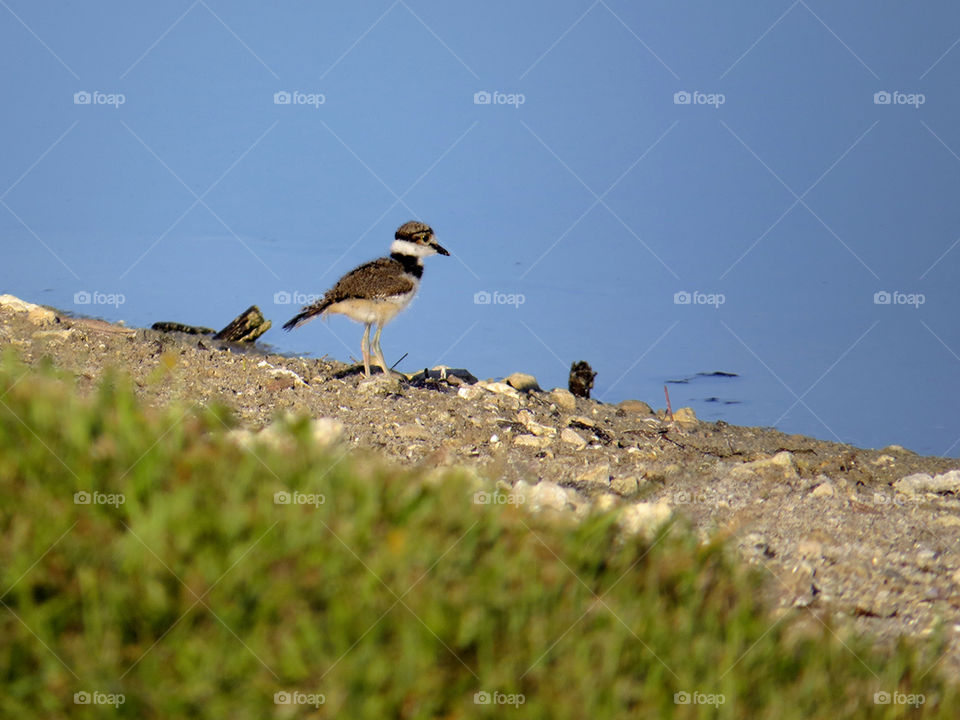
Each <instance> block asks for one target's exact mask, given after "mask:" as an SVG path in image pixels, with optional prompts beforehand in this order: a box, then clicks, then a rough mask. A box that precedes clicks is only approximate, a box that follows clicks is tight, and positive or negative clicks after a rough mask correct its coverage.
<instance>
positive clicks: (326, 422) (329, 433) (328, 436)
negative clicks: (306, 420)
mask: <svg viewBox="0 0 960 720" xmlns="http://www.w3.org/2000/svg"><path fill="white" fill-rule="evenodd" d="M310 437H311V438H313V441H314V442H315V443H317V444H318V445H332V444H333V443H336V442H339V441H340V440H341V439H342V438H343V423H342V422H340V421H339V420H337V419H336V418H330V417H318V418H313V420H311V421H310Z"/></svg>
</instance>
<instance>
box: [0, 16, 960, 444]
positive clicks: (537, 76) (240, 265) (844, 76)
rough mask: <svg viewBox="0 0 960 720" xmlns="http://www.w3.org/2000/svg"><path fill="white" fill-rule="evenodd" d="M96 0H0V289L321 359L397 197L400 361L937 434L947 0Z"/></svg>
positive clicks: (948, 307) (951, 37)
mask: <svg viewBox="0 0 960 720" xmlns="http://www.w3.org/2000/svg"><path fill="white" fill-rule="evenodd" d="M107 5H108V6H109V7H108V8H107V9H106V10H104V9H103V8H100V9H99V10H98V11H97V12H93V11H92V10H89V9H87V8H85V7H83V6H67V7H58V8H57V9H56V10H53V9H51V8H44V7H38V6H36V5H35V4H31V3H27V2H9V8H8V9H7V10H5V11H0V12H6V15H5V16H4V18H5V19H4V21H3V22H2V23H0V56H2V57H3V60H4V62H5V66H6V67H9V68H13V69H14V71H11V72H10V73H7V76H6V77H4V78H3V79H2V80H0V83H2V86H3V92H4V96H5V98H7V102H6V107H5V110H4V113H3V115H2V117H0V243H2V247H3V257H4V262H3V265H2V266H0V283H2V287H0V291H2V292H10V293H13V294H15V295H17V296H19V297H22V298H24V299H27V300H30V301H33V302H40V303H44V304H49V305H53V306H56V307H59V308H62V309H65V310H69V311H73V312H77V313H83V314H90V315H95V316H100V317H104V318H107V319H110V320H123V321H125V322H127V323H128V324H130V325H135V326H149V325H150V324H152V323H153V322H156V321H158V320H172V321H178V322H183V323H188V324H197V325H207V326H211V327H217V328H219V327H222V326H223V325H225V324H226V323H227V322H228V321H229V320H230V319H232V318H233V317H234V316H235V315H237V314H238V313H240V312H241V311H242V310H244V309H245V308H246V307H247V306H249V305H251V304H257V305H259V306H260V308H261V309H262V310H263V312H264V314H265V315H266V316H267V317H268V318H270V319H271V320H272V321H273V323H274V328H273V329H272V330H270V331H269V332H268V333H267V334H266V335H265V336H264V338H263V341H264V342H265V343H268V344H270V345H271V346H272V347H273V348H275V349H276V350H278V351H280V352H286V353H302V354H312V355H315V356H320V355H323V354H329V355H331V356H333V357H335V358H337V359H340V360H347V359H349V357H350V356H353V357H359V354H360V335H361V333H362V327H361V326H359V325H356V324H353V323H351V322H350V321H349V320H346V319H345V318H342V317H334V318H331V319H330V320H329V321H318V320H316V321H314V322H312V323H310V324H308V325H307V326H305V327H303V328H300V329H298V330H296V331H294V332H293V333H284V332H282V331H281V330H280V329H279V327H280V325H282V323H283V322H285V321H286V320H287V319H289V318H290V317H292V316H293V315H294V314H295V313H296V310H297V308H298V306H299V303H300V301H305V300H307V299H309V296H311V295H316V294H318V293H321V292H323V291H324V290H325V289H326V288H328V287H329V286H330V285H332V284H333V282H335V280H336V279H337V277H339V276H340V275H341V274H342V273H344V272H346V271H347V270H349V269H350V268H352V267H354V266H355V265H357V264H359V263H361V262H363V261H366V260H369V259H372V258H374V257H377V256H380V255H382V254H384V253H385V252H386V250H387V248H388V246H389V243H390V241H391V239H392V236H393V231H394V229H395V228H396V227H397V226H398V225H400V224H401V223H403V222H404V221H406V220H409V219H411V218H418V219H422V220H424V221H426V222H428V223H430V224H431V225H432V226H433V227H434V228H435V230H436V232H437V236H438V239H439V240H440V242H441V243H442V244H443V245H444V246H445V247H446V248H447V249H448V250H450V252H451V253H452V257H449V258H447V257H432V258H428V259H427V261H426V271H425V274H424V281H423V285H422V288H421V293H420V295H419V297H418V298H417V300H415V302H414V304H413V305H412V306H411V307H410V308H409V309H408V310H407V311H406V312H405V313H403V314H402V315H401V316H399V317H398V318H397V319H396V320H395V321H394V322H393V323H391V324H390V325H389V326H388V328H387V329H386V330H385V331H384V334H383V341H382V345H383V349H384V352H385V354H386V357H387V359H388V361H389V362H395V361H397V360H399V359H400V357H401V356H402V355H404V353H407V355H406V358H405V359H404V360H403V361H402V362H401V364H400V365H399V366H398V367H399V368H400V369H403V370H407V371H410V370H415V369H418V368H422V367H425V366H433V365H435V364H438V363H443V364H446V365H451V366H455V367H466V368H468V369H469V370H471V371H472V372H473V373H474V374H476V375H478V376H479V377H500V376H503V375H506V374H509V373H511V372H514V371H517V370H521V371H525V372H530V373H533V374H534V375H536V376H537V378H538V379H539V381H540V383H541V385H542V386H544V387H554V386H566V381H567V374H568V372H569V368H570V364H571V362H573V361H576V360H587V361H588V362H590V363H591V365H592V366H593V368H594V369H595V370H596V371H597V372H598V376H597V379H596V387H595V389H594V397H597V398H599V399H601V400H603V401H605V402H618V401H620V400H623V399H626V398H639V399H643V400H646V401H647V402H649V403H650V404H651V405H653V406H655V407H662V406H663V405H664V400H663V387H664V385H665V384H668V387H669V389H670V396H671V400H672V404H673V407H674V408H678V407H681V406H684V405H690V406H692V407H693V408H694V409H695V410H696V412H697V415H698V416H699V417H701V418H702V419H706V420H717V419H723V420H726V421H728V422H731V423H737V424H746V425H764V426H776V427H778V428H780V429H782V430H784V431H786V432H798V433H804V434H810V435H814V436H817V437H821V438H825V439H833V440H842V441H844V442H851V443H854V444H857V445H862V446H868V447H882V446H885V445H888V444H892V443H896V444H900V445H903V446H905V447H907V448H910V449H912V450H915V451H917V452H921V453H924V454H934V455H947V456H951V457H960V422H958V413H957V409H956V408H957V398H958V391H960V323H957V320H956V318H957V311H958V309H960V284H958V283H957V277H958V275H960V247H958V244H960V204H958V203H957V202H956V198H957V195H958V190H960V122H958V119H960V92H958V91H957V89H956V88H957V83H956V79H957V77H958V76H960V49H955V48H953V45H952V43H954V41H955V40H956V34H957V33H960V9H958V8H955V7H952V6H948V5H946V4H943V5H940V6H937V7H936V8H934V9H931V10H930V12H928V13H926V14H925V16H924V17H916V16H915V15H916V13H911V12H910V9H909V8H902V9H890V8H887V9H877V8H875V7H873V5H868V4H866V3H861V4H860V5H857V4H852V5H850V6H849V7H844V8H842V9H841V8H834V7H832V6H831V5H830V4H828V3H819V4H818V3H807V4H806V5H794V6H789V5H785V6H784V7H782V8H779V9H776V8H751V9H747V8H737V9H722V8H717V7H715V6H714V4H710V3H691V4H684V5H683V6H682V7H680V6H673V4H671V5H672V6H671V7H659V8H649V7H635V6H634V4H632V3H614V2H610V3H606V4H594V5H593V6H590V5H589V4H583V3H573V2H560V3H549V4H547V3H528V4H524V6H523V7H522V8H516V7H513V6H512V5H510V4H506V3H503V4H497V3H493V4H489V5H485V6H484V7H482V8H481V7H460V6H457V7H456V8H453V7H452V6H450V5H449V4H447V3H406V4H404V3H394V4H392V5H391V4H389V3H383V4H382V5H378V6H376V7H373V6H368V5H366V4H364V6H363V7H344V8H338V9H333V10H331V9H329V8H320V7H315V6H313V5H311V4H306V3H304V4H301V5H297V4H291V5H289V6H286V5H285V6H284V7H283V8H269V7H262V6H261V5H260V4H255V3H245V2H240V3H226V2H222V3H217V2H208V3H205V4H195V5H192V6H191V5H189V4H184V6H183V7H182V8H178V9H177V8H174V9H171V8H167V7H153V8H137V9H132V8H128V7H127V6H126V5H125V4H123V3H115V4H112V5H111V4H110V3H107ZM861 5H862V7H861ZM868 11H869V12H870V13H871V17H872V18H873V21H872V23H871V25H870V27H869V28H866V27H865V26H864V24H863V22H862V15H863V13H865V12H868ZM718 372H720V373H725V374H728V375H716V374H714V373H718Z"/></svg>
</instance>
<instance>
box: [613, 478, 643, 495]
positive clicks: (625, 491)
mask: <svg viewBox="0 0 960 720" xmlns="http://www.w3.org/2000/svg"><path fill="white" fill-rule="evenodd" d="M610 487H611V489H613V490H616V491H617V492H618V493H620V494H621V495H633V494H634V493H635V492H638V491H639V490H640V481H639V480H638V479H637V478H636V476H634V475H618V476H616V477H614V478H613V480H611V481H610Z"/></svg>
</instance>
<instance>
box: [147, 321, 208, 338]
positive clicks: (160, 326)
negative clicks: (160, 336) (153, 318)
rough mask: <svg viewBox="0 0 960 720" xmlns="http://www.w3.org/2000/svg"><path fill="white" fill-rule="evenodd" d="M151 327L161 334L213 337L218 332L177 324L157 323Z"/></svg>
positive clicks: (196, 326) (206, 328)
mask: <svg viewBox="0 0 960 720" xmlns="http://www.w3.org/2000/svg"><path fill="white" fill-rule="evenodd" d="M151 327H152V328H153V329H154V330H159V331H160V332H182V333H187V334H188V335H213V334H214V333H215V332H216V330H214V329H213V328H208V327H200V326H198V325H183V324H182V323H175V322H155V323H154V324H153V325H151Z"/></svg>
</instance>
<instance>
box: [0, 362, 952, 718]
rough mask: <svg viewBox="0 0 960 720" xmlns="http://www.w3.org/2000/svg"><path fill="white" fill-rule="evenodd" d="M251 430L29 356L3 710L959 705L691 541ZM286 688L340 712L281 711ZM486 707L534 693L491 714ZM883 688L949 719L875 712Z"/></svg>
mask: <svg viewBox="0 0 960 720" xmlns="http://www.w3.org/2000/svg"><path fill="white" fill-rule="evenodd" d="M232 424H233V421H232V420H231V419H230V417H229V415H228V414H227V413H225V412H224V411H222V410H217V409H198V410H196V411H189V412H185V410H184V408H168V409H165V410H152V409H146V408H143V407H141V406H140V404H139V403H138V402H137V400H136V399H135V397H134V396H133V394H132V392H131V390H130V388H129V385H128V383H127V381H126V380H124V379H122V378H115V379H113V380H109V381H106V382H105V383H104V384H103V385H102V386H101V387H100V389H99V390H98V392H97V393H96V394H95V395H94V396H92V397H90V398H86V399H85V398H81V397H80V396H79V395H78V394H77V392H76V391H75V389H74V388H73V385H72V382H71V381H70V380H69V379H64V378H58V377H56V375H55V373H54V372H53V371H51V370H49V369H45V370H35V369H32V370H26V369H25V368H24V367H22V366H20V365H18V364H17V363H16V362H15V361H13V360H11V359H10V358H7V359H6V360H5V361H4V362H3V364H2V366H0V494H2V498H3V500H2V505H0V528H2V543H0V593H3V594H2V596H0V600H2V604H0V648H2V651H0V717H11V718H12V717H18V718H38V717H39V718H61V717H68V716H69V717H80V718H85V717H90V718H93V717H97V718H102V717H122V718H126V717H129V718H178V717H183V718H218V719H219V718H233V719H235V720H243V719H246V718H250V719H258V720H259V719H261V718H269V717H305V716H314V717H333V716H335V715H336V716H340V717H345V718H354V719H360V718H375V719H376V720H382V719H384V718H395V717H410V718H433V717H446V718H468V717H470V718H472V717H517V718H521V717H540V718H607V717H657V716H667V717H680V718H684V717H690V718H701V717H703V718H705V717H723V718H744V717H750V718H771V719H773V718H777V719H785V720H788V719H790V718H809V717H890V718H893V717H906V716H909V717H913V716H918V717H919V716H922V717H952V716H953V715H954V712H955V711H954V709H953V708H954V706H955V705H956V704H957V699H958V698H957V693H956V689H955V687H953V686H952V685H948V684H946V683H944V682H943V681H942V680H940V679H939V678H938V676H937V674H936V672H935V671H930V672H928V669H929V668H930V666H931V665H932V664H933V662H934V661H935V660H936V657H937V655H936V652H937V650H938V648H934V647H929V648H925V649H922V650H917V649H914V650H911V649H910V648H908V647H906V646H902V647H900V648H898V649H897V650H896V651H894V652H891V653H888V654H879V653H878V652H876V651H873V650H871V649H870V648H869V646H868V645H867V644H866V643H864V642H857V641H854V640H850V639H847V640H846V645H844V644H842V643H841V642H840V641H839V640H838V639H837V638H836V636H835V635H833V634H832V632H830V631H828V630H827V629H825V628H824V627H823V626H821V625H820V624H819V623H817V622H809V621H808V622H807V623H805V625H807V626H810V627H809V628H807V629H802V630H801V629H800V627H799V625H798V622H797V620H796V619H795V618H794V617H793V616H788V617H786V618H782V619H781V620H780V621H779V622H777V621H775V619H774V618H773V617H772V616H771V615H769V614H768V613H767V612H765V611H764V609H763V607H761V605H760V602H759V600H758V597H759V591H758V583H759V582H760V580H761V578H759V577H758V576H757V575H755V574H754V573H753V572H751V571H749V570H747V569H746V568H744V567H743V566H742V565H741V564H739V563H737V562H735V561H734V560H732V559H731V556H730V554H729V553H728V552H727V551H726V550H725V549H724V548H723V547H722V546H720V545H719V544H710V545H701V544H699V543H698V542H697V541H696V540H695V539H694V538H693V536H692V535H691V534H690V533H688V532H686V531H684V530H682V529H680V528H673V529H671V530H670V531H668V532H666V533H665V534H663V535H661V536H660V537H658V538H656V539H654V540H651V541H645V540H642V539H626V540H625V539H624V538H622V537H621V536H620V535H619V534H618V532H617V528H616V525H615V523H614V521H613V519H612V517H610V516H598V517H595V518H592V519H589V520H587V521H585V522H583V523H582V524H580V525H578V526H576V527H557V526H553V525H550V524H548V523H546V522H545V521H544V520H540V519H537V518H536V517H533V516H531V515H529V514H528V513H527V512H526V511H524V510H523V509H522V508H521V509H519V510H518V509H516V508H514V507H508V506H489V505H475V504H473V503H472V496H471V492H470V486H469V482H468V481H467V479H466V478H465V476H464V475H462V474H458V473H457V472H455V471H451V472H449V473H445V474H439V473H437V472H436V471H430V472H428V471H427V470H419V471H418V470H403V469H397V468H395V467H391V466H389V465H385V464H382V463H379V462H377V461H375V460H373V459H371V458H369V457H367V456H355V455H350V456H346V457H343V456H341V455H338V454H329V452H324V451H321V450H318V449H316V448H314V447H312V446H311V444H310V442H309V440H308V434H309V432H308V431H309V429H308V425H307V422H306V421H300V422H294V423H291V424H290V428H289V433H290V436H291V446H290V448H288V449H285V450H280V449H271V448H269V447H258V448H257V449H256V450H255V452H252V451H248V450H244V449H241V448H239V447H237V445H236V444H235V443H234V442H232V441H231V440H230V439H229V438H228V437H227V433H228V430H229V426H231V425H232ZM78 491H86V492H89V493H94V492H99V493H102V494H104V496H109V495H111V494H112V495H116V494H119V493H122V494H123V496H124V500H125V501H124V502H123V503H122V504H120V505H118V506H113V505H105V504H76V503H75V502H74V494H75V493H76V492H78ZM278 491H287V492H294V491H299V492H302V493H312V494H322V495H323V496H324V499H325V502H323V504H320V505H319V506H316V507H314V506H312V505H293V504H276V503H275V502H274V493H276V492H278ZM101 499H102V498H101ZM811 628H812V629H811ZM284 691H289V692H293V691H298V692H301V693H304V694H308V695H309V694H314V695H322V696H323V700H324V703H323V704H321V705H319V708H316V709H315V708H314V707H313V706H307V705H299V706H291V705H278V704H275V702H274V696H275V693H278V692H284ZM480 691H486V692H490V693H494V692H499V693H503V694H504V695H505V696H507V695H510V694H522V696H523V700H524V702H523V704H522V705H520V706H519V707H513V706H506V707H504V706H495V705H478V704H475V703H474V694H475V693H477V692H480ZM877 691H886V692H890V693H894V692H900V693H904V694H922V695H923V696H924V699H925V702H924V703H923V704H922V705H920V706H919V707H910V706H906V705H903V704H900V705H896V704H890V705H875V704H874V702H873V696H874V693H875V692H877ZM82 692H88V693H94V692H100V693H105V694H122V696H123V700H124V701H123V703H122V704H120V705H119V706H118V707H116V708H114V707H112V706H111V707H103V706H98V705H93V704H90V705H82V704H75V702H74V694H75V693H82ZM678 692H688V693H691V694H693V693H702V694H704V695H710V694H713V695H718V694H722V695H723V699H724V702H723V704H720V705H718V706H716V707H714V706H711V705H702V704H701V705H696V704H688V705H683V704H680V705H678V704H675V702H674V696H675V693H678ZM97 697H98V698H100V699H109V698H107V697H106V696H97ZM316 699H318V700H319V698H316Z"/></svg>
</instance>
